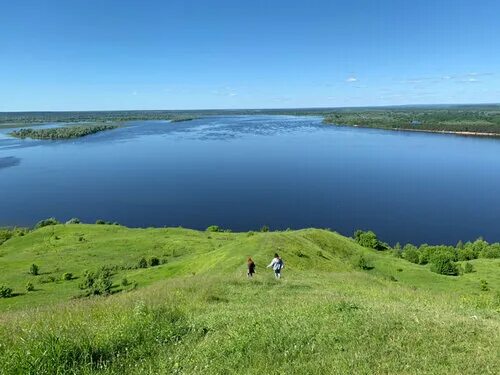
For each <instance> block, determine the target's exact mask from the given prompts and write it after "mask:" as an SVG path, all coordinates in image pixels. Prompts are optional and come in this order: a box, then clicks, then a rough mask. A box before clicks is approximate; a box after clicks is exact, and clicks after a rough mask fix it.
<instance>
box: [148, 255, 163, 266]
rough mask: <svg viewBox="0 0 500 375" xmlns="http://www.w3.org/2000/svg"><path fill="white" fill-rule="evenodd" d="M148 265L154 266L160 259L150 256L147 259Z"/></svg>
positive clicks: (158, 263)
mask: <svg viewBox="0 0 500 375" xmlns="http://www.w3.org/2000/svg"><path fill="white" fill-rule="evenodd" d="M149 265H150V266H151V267H156V266H158V265H160V259H158V258H157V257H151V258H150V259H149Z"/></svg>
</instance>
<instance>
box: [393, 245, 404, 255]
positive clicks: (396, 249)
mask: <svg viewBox="0 0 500 375" xmlns="http://www.w3.org/2000/svg"><path fill="white" fill-rule="evenodd" d="M392 255H393V256H394V257H396V258H401V257H402V256H403V250H402V249H401V245H400V244H399V242H398V243H396V245H395V246H394V247H393V248H392Z"/></svg>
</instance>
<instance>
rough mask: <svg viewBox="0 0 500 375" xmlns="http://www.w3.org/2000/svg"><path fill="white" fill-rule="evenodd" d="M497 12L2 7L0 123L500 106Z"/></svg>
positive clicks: (388, 7)
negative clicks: (39, 118) (25, 113)
mask: <svg viewBox="0 0 500 375" xmlns="http://www.w3.org/2000/svg"><path fill="white" fill-rule="evenodd" d="M499 15H500V2H499V1H497V0H481V1H470V0H468V1H464V0H432V1H431V0H419V1H403V0H379V1H376V0H371V1H364V0H363V1H360V0H350V1H342V0H341V1H333V0H329V1H315V0H310V1H307V2H304V1H293V0H287V1H273V0H267V1H260V0H253V1H236V0H233V1H220V0H219V1H210V0H199V1H189V0H184V1H180V0H179V1H177V0H168V1H148V0H145V1H139V0H136V1H128V0H120V1H118V0H116V1H110V0H85V1H82V0H71V1H68V0H60V1H55V0H52V1H51V0H44V1H40V0H31V1H29V0H24V1H14V0H11V1H7V0H6V1H2V2H1V4H0V111H20V110H108V109H199V108H285V107H339V106H364V105H399V104H436V103H493V102H500V18H499Z"/></svg>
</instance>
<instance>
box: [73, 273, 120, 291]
mask: <svg viewBox="0 0 500 375" xmlns="http://www.w3.org/2000/svg"><path fill="white" fill-rule="evenodd" d="M112 287H113V282H112V281H111V273H110V272H109V270H108V269H106V268H102V269H101V270H99V271H97V272H89V271H85V275H84V278H83V281H82V283H81V284H80V289H84V290H85V292H86V295H88V296H91V295H108V294H110V293H111V288H112Z"/></svg>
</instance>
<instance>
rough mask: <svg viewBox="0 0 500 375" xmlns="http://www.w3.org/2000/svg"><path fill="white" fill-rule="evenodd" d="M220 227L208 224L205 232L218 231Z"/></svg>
mask: <svg viewBox="0 0 500 375" xmlns="http://www.w3.org/2000/svg"><path fill="white" fill-rule="evenodd" d="M220 231H221V229H220V227H219V226H218V225H210V226H209V227H208V228H207V232H220Z"/></svg>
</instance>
